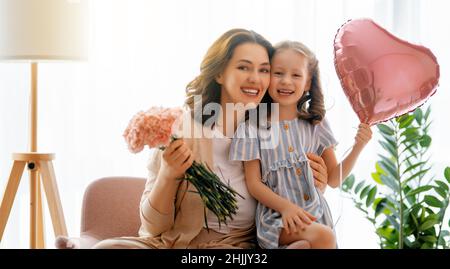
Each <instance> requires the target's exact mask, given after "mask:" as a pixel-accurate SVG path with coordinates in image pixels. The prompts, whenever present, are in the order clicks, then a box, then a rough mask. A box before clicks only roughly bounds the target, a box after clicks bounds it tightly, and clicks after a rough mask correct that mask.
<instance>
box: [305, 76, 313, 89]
mask: <svg viewBox="0 0 450 269" xmlns="http://www.w3.org/2000/svg"><path fill="white" fill-rule="evenodd" d="M311 81H312V78H309V79H308V82H306V85H305V92H308V91H309V90H311Z"/></svg>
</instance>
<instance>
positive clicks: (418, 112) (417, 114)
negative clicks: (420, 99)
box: [414, 107, 423, 125]
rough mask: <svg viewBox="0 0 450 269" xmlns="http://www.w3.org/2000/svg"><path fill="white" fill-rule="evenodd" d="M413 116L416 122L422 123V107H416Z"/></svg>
mask: <svg viewBox="0 0 450 269" xmlns="http://www.w3.org/2000/svg"><path fill="white" fill-rule="evenodd" d="M414 117H415V118H416V121H417V123H418V124H419V125H420V124H421V123H422V119H423V113H422V109H421V108H420V107H418V108H417V109H416V110H415V111H414Z"/></svg>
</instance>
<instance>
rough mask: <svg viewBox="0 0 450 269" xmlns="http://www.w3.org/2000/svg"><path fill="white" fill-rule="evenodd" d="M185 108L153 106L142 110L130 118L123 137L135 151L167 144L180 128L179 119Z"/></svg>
mask: <svg viewBox="0 0 450 269" xmlns="http://www.w3.org/2000/svg"><path fill="white" fill-rule="evenodd" d="M182 113H183V110H182V109H181V108H162V107H151V108H150V109H149V110H147V111H145V112H143V111H140V112H138V113H137V114H136V115H134V117H133V118H132V119H131V120H130V123H129V124H128V127H127V128H126V129H125V131H124V133H123V137H124V138H125V141H126V142H127V144H128V149H129V150H130V151H131V152H133V153H138V152H140V151H142V150H143V149H144V147H145V145H147V146H148V147H149V148H156V147H160V146H167V145H168V144H169V143H170V137H171V136H172V135H173V134H174V133H175V131H176V130H178V129H179V127H180V124H181V121H180V120H179V119H180V117H181V115H182Z"/></svg>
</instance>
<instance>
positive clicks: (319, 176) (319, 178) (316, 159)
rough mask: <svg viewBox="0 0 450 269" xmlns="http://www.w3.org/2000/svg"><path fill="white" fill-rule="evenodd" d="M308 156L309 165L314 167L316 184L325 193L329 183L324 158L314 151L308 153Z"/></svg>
mask: <svg viewBox="0 0 450 269" xmlns="http://www.w3.org/2000/svg"><path fill="white" fill-rule="evenodd" d="M306 156H307V157H308V160H309V165H310V166H311V169H312V173H313V177H314V186H316V188H318V189H319V190H320V191H321V192H322V193H325V190H326V188H327V185H328V171H327V166H326V164H325V162H324V160H323V158H322V157H320V156H319V155H316V154H314V153H308V154H306Z"/></svg>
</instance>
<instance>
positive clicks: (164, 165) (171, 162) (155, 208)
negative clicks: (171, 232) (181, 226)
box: [140, 139, 193, 236]
mask: <svg viewBox="0 0 450 269" xmlns="http://www.w3.org/2000/svg"><path fill="white" fill-rule="evenodd" d="M156 154H158V156H157V157H156V158H154V159H153V160H152V162H155V163H151V164H150V165H149V178H148V180H147V183H146V190H145V192H144V197H143V199H142V201H141V214H140V216H141V223H142V225H143V226H144V228H145V229H146V230H147V232H149V233H150V234H151V235H153V236H156V235H159V234H161V233H162V232H164V231H166V230H168V229H169V228H170V227H172V225H173V222H174V205H175V197H176V193H177V190H178V186H179V183H180V181H179V180H177V178H180V177H182V176H183V175H184V173H185V171H186V170H187V169H188V168H189V167H190V166H191V165H192V162H193V156H192V152H191V150H190V149H189V148H188V147H187V146H186V144H185V143H184V141H183V140H182V139H179V140H176V141H174V142H173V143H171V144H170V145H169V146H168V147H167V149H166V150H165V151H164V152H163V153H162V154H160V153H159V152H158V153H156Z"/></svg>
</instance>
